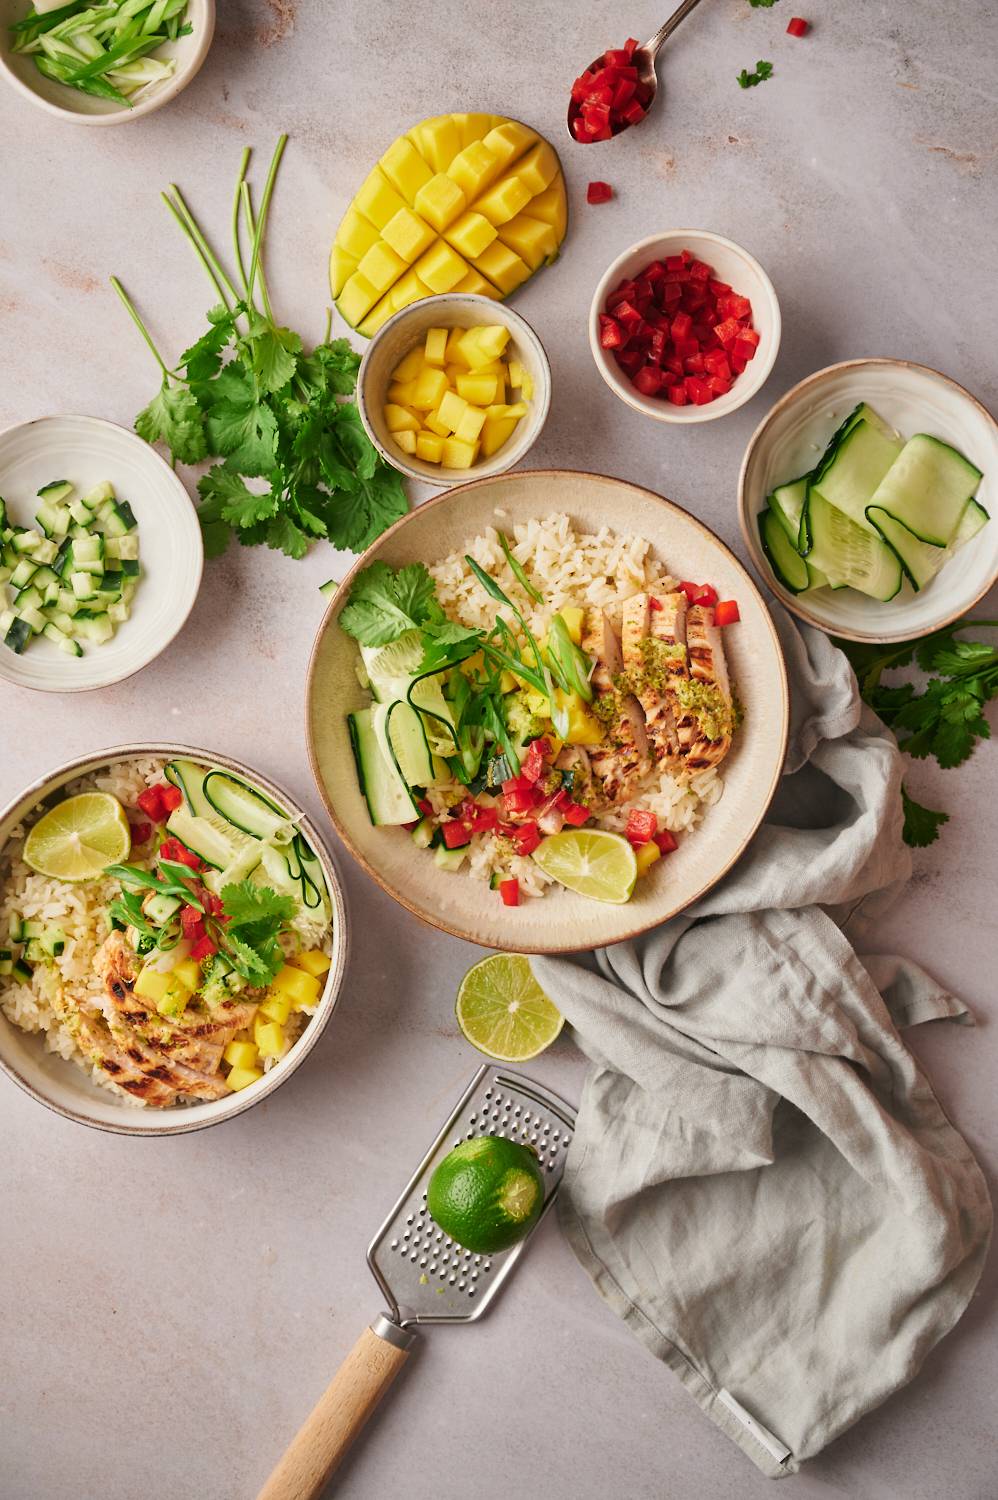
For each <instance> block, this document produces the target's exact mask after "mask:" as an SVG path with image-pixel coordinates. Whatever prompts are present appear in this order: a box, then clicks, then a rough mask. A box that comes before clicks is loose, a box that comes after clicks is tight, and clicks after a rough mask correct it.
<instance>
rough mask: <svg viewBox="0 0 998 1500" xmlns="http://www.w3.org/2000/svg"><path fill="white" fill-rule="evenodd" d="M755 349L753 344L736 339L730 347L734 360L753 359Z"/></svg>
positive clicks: (745, 340)
mask: <svg viewBox="0 0 998 1500" xmlns="http://www.w3.org/2000/svg"><path fill="white" fill-rule="evenodd" d="M747 331H748V330H746V332H747ZM756 347H757V346H756V345H755V344H750V343H749V342H748V340H747V339H743V338H737V339H735V342H734V343H733V344H732V346H731V352H732V355H733V356H734V358H735V359H744V360H749V359H755V351H756Z"/></svg>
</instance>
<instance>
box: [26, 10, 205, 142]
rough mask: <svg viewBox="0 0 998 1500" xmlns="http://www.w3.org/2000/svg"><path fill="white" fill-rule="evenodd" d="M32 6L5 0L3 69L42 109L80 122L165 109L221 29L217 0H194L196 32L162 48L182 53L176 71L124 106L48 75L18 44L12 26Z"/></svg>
mask: <svg viewBox="0 0 998 1500" xmlns="http://www.w3.org/2000/svg"><path fill="white" fill-rule="evenodd" d="M29 9H30V5H29V3H28V0H0V73H2V74H3V76H4V77H5V78H6V79H7V82H8V83H9V84H11V85H12V87H13V88H15V89H16V90H17V92H18V93H19V94H22V95H24V97H25V98H27V99H30V100H31V102H32V104H37V105H38V107H39V109H44V110H46V111H47V112H48V113H49V114H50V115H57V116H58V117H59V118H60V119H63V120H68V121H70V122H71V123H72V124H74V125H124V124H125V123H126V122H127V121H129V120H140V119H141V118H142V116H143V115H151V114H152V113H153V112H154V111H155V110H157V109H162V108H163V105H164V104H169V102H170V100H171V99H175V98H176V97H177V95H178V94H179V93H180V92H181V91H182V90H183V89H185V88H186V87H187V85H188V84H189V83H190V81H191V79H192V78H193V77H194V75H195V73H197V71H198V69H199V68H200V67H201V64H202V63H203V62H204V60H205V58H206V57H207V56H208V49H209V47H210V46H211V39H212V36H213V34H214V31H215V0H188V5H187V19H188V20H189V21H190V23H191V26H192V28H193V30H192V31H191V34H190V36H182V37H180V38H179V40H178V41H176V42H168V43H165V44H164V46H163V48H162V50H161V51H159V52H157V56H158V57H163V58H167V57H174V58H176V64H177V65H176V68H175V70H174V73H173V77H172V78H167V79H166V80H165V81H164V82H163V83H162V84H157V85H156V87H155V88H151V89H149V90H148V92H146V93H142V94H141V95H140V96H139V98H137V99H136V101H135V103H134V104H133V105H132V106H131V108H130V109H123V108H122V107H121V106H120V105H118V104H115V103H114V102H113V101H109V100H107V99H95V98H93V97H92V95H90V94H81V93H80V92H79V90H78V89H73V88H69V87H67V85H66V84H63V83H56V82H55V81H54V80H53V79H50V78H46V77H45V76H44V74H42V73H40V72H39V71H38V69H37V67H36V66H35V59H34V56H33V55H31V54H28V55H25V54H24V53H21V52H14V51H13V50H12V47H11V33H10V28H11V26H12V25H13V24H14V22H15V21H21V20H23V19H24V17H25V16H26V15H27V14H28V11H29Z"/></svg>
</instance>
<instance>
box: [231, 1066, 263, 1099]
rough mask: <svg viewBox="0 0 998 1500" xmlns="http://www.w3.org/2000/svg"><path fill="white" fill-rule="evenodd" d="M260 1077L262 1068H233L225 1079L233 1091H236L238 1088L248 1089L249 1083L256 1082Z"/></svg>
mask: <svg viewBox="0 0 998 1500" xmlns="http://www.w3.org/2000/svg"><path fill="white" fill-rule="evenodd" d="M262 1077H263V1069H262V1068H233V1069H232V1070H231V1071H230V1073H229V1074H228V1076H227V1078H226V1080H225V1081H226V1083H227V1084H228V1085H229V1088H230V1089H232V1090H233V1092H234V1093H238V1091H239V1090H240V1089H248V1088H249V1086H250V1084H251V1083H256V1081H257V1079H258V1078H262Z"/></svg>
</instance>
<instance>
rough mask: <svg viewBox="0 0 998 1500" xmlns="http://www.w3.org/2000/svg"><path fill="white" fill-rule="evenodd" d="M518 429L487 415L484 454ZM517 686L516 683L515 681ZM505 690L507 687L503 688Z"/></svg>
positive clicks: (509, 419)
mask: <svg viewBox="0 0 998 1500" xmlns="http://www.w3.org/2000/svg"><path fill="white" fill-rule="evenodd" d="M515 430H516V418H515V417H486V418H485V422H484V425H483V427H482V455H483V457H484V458H491V457H492V455H493V453H498V451H499V449H500V448H501V447H502V445H503V443H506V442H508V441H509V439H510V438H511V437H512V436H513V433H514V431H515ZM514 686H515V683H514ZM503 691H504V692H506V691H507V689H505V688H504V689H503Z"/></svg>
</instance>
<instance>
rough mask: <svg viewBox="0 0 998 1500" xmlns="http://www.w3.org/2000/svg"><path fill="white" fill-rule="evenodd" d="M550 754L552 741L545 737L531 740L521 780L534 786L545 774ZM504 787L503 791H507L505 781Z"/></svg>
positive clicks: (524, 760) (523, 764)
mask: <svg viewBox="0 0 998 1500" xmlns="http://www.w3.org/2000/svg"><path fill="white" fill-rule="evenodd" d="M550 754H551V741H550V740H548V739H545V738H544V737H543V736H542V737H541V738H540V739H537V740H531V741H530V744H529V745H528V746H527V753H526V755H525V756H524V757H523V761H522V763H521V765H520V776H519V780H520V781H526V782H528V783H529V784H530V786H533V785H534V783H535V782H536V781H539V780H540V777H541V776H542V775H543V773H544V763H545V761H546V760H547V758H548V756H549V755H550ZM514 779H516V778H514ZM502 786H503V791H505V790H506V786H507V783H506V782H505V781H504V782H503V784H502Z"/></svg>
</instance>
